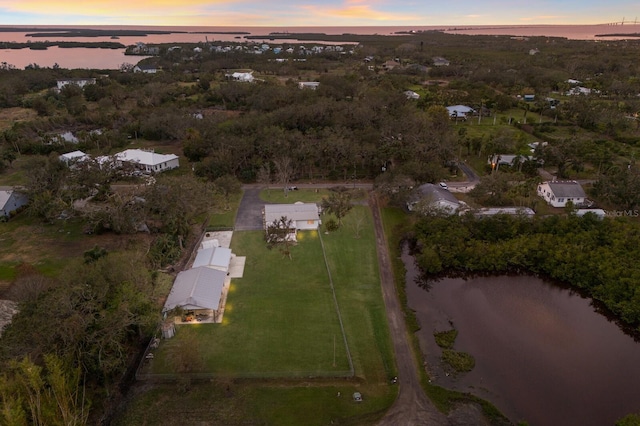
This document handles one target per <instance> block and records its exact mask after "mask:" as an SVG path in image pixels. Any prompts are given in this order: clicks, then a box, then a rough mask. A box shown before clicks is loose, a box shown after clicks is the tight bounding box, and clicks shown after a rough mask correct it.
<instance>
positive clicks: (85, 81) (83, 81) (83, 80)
mask: <svg viewBox="0 0 640 426" xmlns="http://www.w3.org/2000/svg"><path fill="white" fill-rule="evenodd" d="M68 84H75V85H76V86H78V87H80V88H83V87H84V86H86V85H89V84H96V79H95V78H65V79H61V80H58V81H57V88H58V90H60V89H62V88H63V87H64V86H66V85H68Z"/></svg>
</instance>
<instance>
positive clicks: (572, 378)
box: [402, 249, 640, 425]
mask: <svg viewBox="0 0 640 426" xmlns="http://www.w3.org/2000/svg"><path fill="white" fill-rule="evenodd" d="M402 258H403V261H404V263H405V266H406V268H407V277H406V278H407V281H406V283H407V298H408V304H409V307H410V308H411V309H413V310H415V311H416V315H417V318H418V321H419V322H420V325H421V327H422V328H421V330H420V331H419V332H418V334H419V340H420V345H421V349H422V352H423V354H425V359H426V363H427V369H428V371H429V374H430V376H431V379H432V382H435V383H436V384H439V385H441V386H444V387H446V388H450V389H455V390H459V391H464V392H470V393H473V394H475V395H478V396H479V397H481V398H484V399H486V400H489V401H491V402H492V403H493V404H494V405H496V407H498V409H500V410H501V411H502V412H503V413H504V414H505V415H506V416H507V417H509V419H510V420H512V421H514V422H517V421H521V420H524V421H527V422H528V423H529V424H530V425H568V424H575V425H578V424H579V425H612V424H614V423H615V422H616V420H618V419H620V418H622V417H624V416H625V415H627V414H630V413H639V412H640V393H639V392H638V389H639V387H638V384H639V383H640V362H639V361H640V344H639V343H638V342H636V341H634V339H633V338H632V337H630V336H629V335H627V334H625V333H624V332H623V331H621V330H620V328H619V327H618V326H617V325H616V324H615V323H614V322H612V321H610V320H608V319H607V318H606V317H605V316H603V315H602V314H600V313H598V312H597V311H596V309H595V308H594V306H593V305H592V304H591V303H590V300H589V299H585V298H582V297H581V296H580V295H578V294H576V293H574V292H571V291H570V290H567V289H564V288H561V287H559V286H556V285H553V284H550V283H548V282H545V281H544V280H542V279H540V278H537V277H532V276H498V277H476V278H472V279H468V280H465V279H462V278H446V279H443V280H440V281H438V282H434V283H431V284H430V285H429V286H428V287H425V286H421V285H419V284H418V283H417V281H418V280H417V278H418V277H419V276H420V273H419V271H418V269H417V268H416V267H415V265H414V262H413V257H412V256H411V255H410V254H409V253H408V250H407V249H405V250H404V252H403V255H402ZM451 328H455V329H456V330H458V337H457V339H456V341H455V346H454V349H455V350H457V351H462V352H466V353H469V354H471V355H472V356H473V357H474V358H475V361H476V364H475V368H474V369H473V370H472V371H471V372H469V373H463V374H458V375H457V376H456V377H454V376H453V375H451V374H449V375H447V373H445V371H444V370H443V368H442V365H441V361H440V355H441V351H440V348H439V347H438V346H437V345H436V344H435V340H434V337H433V333H434V332H437V331H445V330H449V329H451Z"/></svg>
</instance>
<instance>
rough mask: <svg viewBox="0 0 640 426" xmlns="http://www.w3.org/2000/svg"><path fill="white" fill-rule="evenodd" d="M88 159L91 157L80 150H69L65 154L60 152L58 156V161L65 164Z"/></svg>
mask: <svg viewBox="0 0 640 426" xmlns="http://www.w3.org/2000/svg"><path fill="white" fill-rule="evenodd" d="M90 159H91V157H90V156H89V155H88V154H85V153H84V152H82V151H71V152H67V153H66V154H62V155H61V156H60V161H62V162H63V163H65V164H66V165H67V166H69V165H71V164H74V163H81V162H83V161H87V160H90Z"/></svg>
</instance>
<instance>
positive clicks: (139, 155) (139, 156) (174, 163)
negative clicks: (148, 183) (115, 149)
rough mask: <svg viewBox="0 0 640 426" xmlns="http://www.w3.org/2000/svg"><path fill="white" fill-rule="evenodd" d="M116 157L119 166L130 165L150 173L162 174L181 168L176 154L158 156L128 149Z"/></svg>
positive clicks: (153, 153)
mask: <svg viewBox="0 0 640 426" xmlns="http://www.w3.org/2000/svg"><path fill="white" fill-rule="evenodd" d="M114 157H115V160H116V165H117V166H122V164H123V163H130V164H133V165H135V166H136V167H137V168H138V169H140V170H143V171H145V172H148V173H160V172H164V171H167V170H171V169H176V168H178V167H179V166H180V162H179V161H180V160H179V158H178V156H177V155H175V154H158V153H155V152H153V151H145V150H142V149H127V150H125V151H122V152H119V153H117V154H116V155H115V156H114Z"/></svg>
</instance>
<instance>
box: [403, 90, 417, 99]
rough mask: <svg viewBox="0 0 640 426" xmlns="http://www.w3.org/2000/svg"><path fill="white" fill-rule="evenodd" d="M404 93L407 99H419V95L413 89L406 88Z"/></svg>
mask: <svg viewBox="0 0 640 426" xmlns="http://www.w3.org/2000/svg"><path fill="white" fill-rule="evenodd" d="M404 95H405V96H406V97H407V99H420V95H419V94H417V93H416V92H414V91H413V90H406V91H405V92H404Z"/></svg>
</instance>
